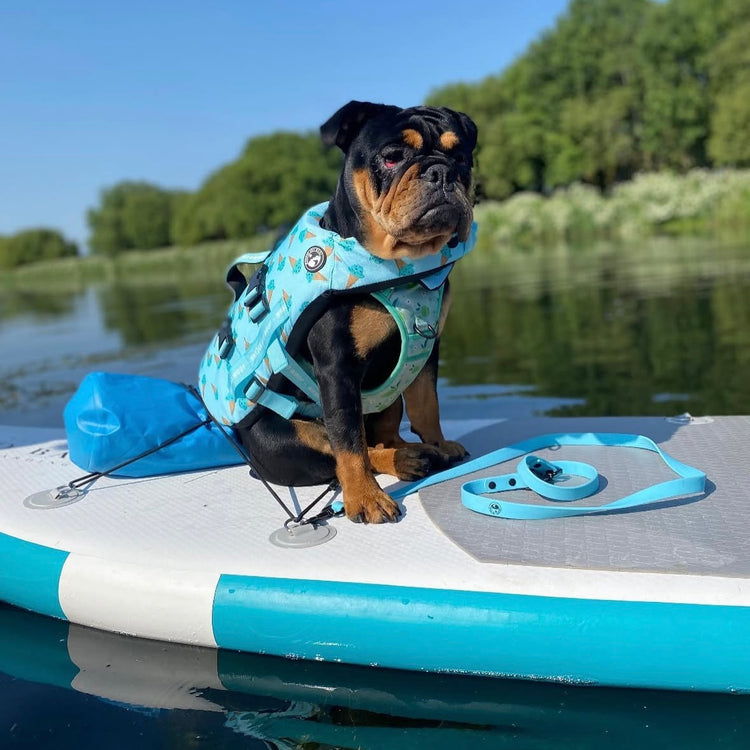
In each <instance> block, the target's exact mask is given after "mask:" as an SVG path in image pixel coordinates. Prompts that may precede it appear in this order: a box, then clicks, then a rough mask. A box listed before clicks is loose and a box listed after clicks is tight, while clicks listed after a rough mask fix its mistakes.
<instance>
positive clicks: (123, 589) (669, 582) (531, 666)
mask: <svg viewBox="0 0 750 750" xmlns="http://www.w3.org/2000/svg"><path fill="white" fill-rule="evenodd" d="M563 431H571V432H583V431H596V432H629V433H641V434H645V435H648V436H649V437H651V438H653V439H654V440H655V441H656V442H657V443H658V444H659V445H660V446H661V447H662V448H663V449H664V450H666V451H667V452H669V453H670V454H672V455H673V456H675V457H676V458H677V459H679V460H681V461H683V462H685V463H687V464H690V465H692V466H696V467H698V468H700V469H703V470H704V471H706V472H707V474H708V477H709V480H710V481H709V491H708V493H707V495H706V496H705V497H701V498H688V499H685V500H682V501H679V500H678V501H670V502H664V503H661V504H660V505H657V506H655V507H649V508H648V509H644V510H637V511H631V512H627V513H619V514H610V515H603V516H584V517H575V518H565V519H554V520H543V521H539V520H536V521H510V520H505V519H497V518H490V517H487V516H483V515H479V514H475V513H472V512H471V511H469V510H467V509H466V508H463V507H462V506H461V504H460V501H459V497H458V492H457V490H455V489H454V488H453V487H452V486H451V485H448V484H445V485H436V486H434V487H431V488H427V489H425V490H422V491H421V492H420V493H419V496H417V495H412V496H410V497H409V498H407V500H406V502H405V504H404V507H405V515H404V517H403V518H402V520H401V521H400V522H399V523H397V524H388V525H383V526H363V525H357V524H352V523H350V522H349V521H347V520H346V519H344V518H336V519H332V520H329V521H328V524H329V525H330V526H331V527H333V528H335V529H336V531H337V532H338V533H337V534H336V535H335V536H331V537H330V538H329V541H327V542H326V543H325V544H319V545H316V546H310V547H305V548H289V547H279V546H276V545H274V544H272V543H271V542H270V541H269V537H270V536H271V535H272V534H273V532H274V531H276V530H277V529H278V528H279V526H280V525H281V521H282V520H283V519H282V517H281V514H280V511H279V509H278V506H277V505H276V503H275V502H274V501H273V500H272V499H271V498H270V497H269V496H268V495H267V494H266V491H265V490H264V489H263V487H262V486H261V485H260V484H259V483H257V482H255V481H254V480H252V479H250V478H248V475H247V471H246V470H245V469H244V468H242V467H235V468H228V469H221V470H215V471H205V472H194V473H190V474H182V475H173V476H169V477H156V478H148V479H140V480H134V479H127V480H123V479H121V480H110V479H101V480H99V481H98V482H96V483H95V484H94V485H93V487H92V488H91V489H90V491H88V492H87V493H85V494H84V495H83V496H81V497H79V498H72V500H73V501H72V502H71V501H70V499H66V500H65V502H57V503H56V502H45V501H44V497H45V492H44V491H45V490H49V489H50V488H54V487H56V486H58V485H61V484H65V483H67V482H68V481H70V480H71V479H73V478H75V477H76V476H78V475H79V474H80V471H79V470H78V469H76V467H75V466H73V465H72V464H71V463H70V462H69V461H68V460H67V458H66V453H65V451H66V445H65V442H64V437H63V436H62V435H61V434H60V433H58V432H54V431H50V430H38V429H30V428H16V427H5V428H0V445H3V444H5V445H10V446H11V447H6V448H5V449H4V450H2V451H0V480H1V481H2V485H1V486H2V494H1V495H0V503H1V505H0V532H2V533H1V534H0V599H3V600H5V601H8V602H11V603H13V604H16V605H18V606H21V607H24V608H27V609H30V610H33V611H37V612H41V613H43V614H47V615H53V616H56V617H59V618H64V619H68V620H71V621H73V622H77V623H81V624H85V625H90V626H93V627H96V628H100V629H103V630H110V631H114V632H123V633H130V634H134V635H138V636H141V637H145V638H151V639H158V640H164V641H174V642H178V643H185V644H197V645H204V646H212V647H216V646H221V647H225V648H229V649H236V650H240V651H249V652H257V653H268V654H277V655H282V656H292V657H298V658H307V659H316V660H324V661H342V662H346V663H352V664H364V665H377V666H387V667H395V668H402V669H408V670H418V671H419V670H424V671H444V672H464V673H471V674H480V675H496V676H517V677H528V678H534V679H544V680H557V681H564V682H576V683H596V684H603V685H623V686H644V687H661V688H677V689H697V690H712V691H729V690H741V691H750V651H749V650H748V649H747V633H748V632H750V582H749V581H748V574H750V546H749V545H748V542H747V540H748V539H749V538H750V533H748V532H750V511H748V510H747V506H746V503H745V500H746V497H747V492H746V489H745V485H744V477H745V474H746V470H747V467H746V465H745V463H746V461H745V456H746V451H745V450H744V448H743V446H746V445H747V444H748V438H749V437H750V418H746V417H725V418H717V419H715V420H707V421H696V422H695V423H693V424H689V425H680V424H676V423H674V422H670V421H668V420H661V419H627V418H617V419H571V420H545V419H537V420H528V421H525V422H514V423H510V422H506V423H494V424H492V423H484V424H483V425H478V424H476V423H475V424H469V423H464V424H462V423H453V424H451V425H450V432H451V435H452V436H454V437H459V436H460V437H461V439H462V440H463V442H464V443H465V444H466V445H467V447H468V448H469V450H470V451H471V452H472V454H473V455H474V456H477V455H479V454H481V453H485V452H488V451H489V450H492V449H495V448H498V447H500V446H502V445H507V444H509V443H512V442H516V441H517V440H519V439H523V438H526V437H529V436H531V435H535V434H542V433H548V432H563ZM549 453H550V454H551V453H552V452H551V451H550V452H549ZM563 454H564V455H563ZM542 455H544V453H542ZM547 457H548V458H549V457H550V456H549V455H548V456H547ZM552 458H553V460H554V458H558V459H565V458H572V459H574V460H579V461H586V462H588V463H590V464H593V465H594V466H596V467H597V469H598V470H599V472H600V474H601V475H602V476H603V478H604V480H605V481H604V482H602V484H603V485H605V487H604V489H603V490H602V491H601V492H600V493H599V495H598V496H596V497H598V498H599V500H598V501H597V502H601V503H604V502H610V501H611V500H613V499H615V498H617V497H620V496H623V495H626V494H628V493H630V492H633V491H634V490H636V489H639V488H642V487H647V486H649V485H651V484H654V483H655V482H659V481H663V480H664V478H665V474H664V472H666V478H670V477H669V470H668V469H666V468H665V467H664V465H663V464H662V463H661V461H660V460H659V459H658V458H657V457H656V456H655V455H654V454H647V453H645V452H642V451H634V450H631V449H612V448H605V447H574V448H567V447H566V448H562V449H560V450H559V451H556V452H555V456H554V457H552ZM652 459H653V460H652ZM508 471H512V467H507V466H499V467H493V469H492V471H491V472H490V473H494V474H503V473H506V472H508ZM485 473H487V472H485ZM386 481H391V480H386ZM285 492H288V495H289V496H290V497H291V499H292V502H293V503H294V502H296V503H298V504H299V505H300V506H302V507H304V505H305V504H306V503H307V502H308V500H309V499H311V498H312V497H314V496H315V494H317V489H316V488H310V489H308V488H305V489H300V490H297V491H294V492H291V491H285ZM507 494H508V495H512V494H522V497H523V498H524V499H526V495H528V494H529V493H521V492H519V493H507ZM49 497H51V498H54V493H53V494H52V495H49ZM596 497H595V498H589V499H588V500H586V501H584V502H585V503H587V504H589V505H590V504H592V502H593V501H594V500H595V499H596ZM28 498H31V499H30V500H29V499H28ZM40 498H41V501H40ZM508 499H510V498H508Z"/></svg>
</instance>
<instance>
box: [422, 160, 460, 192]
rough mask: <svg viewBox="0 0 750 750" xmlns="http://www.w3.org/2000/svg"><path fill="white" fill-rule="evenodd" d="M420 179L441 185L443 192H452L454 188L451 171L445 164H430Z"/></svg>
mask: <svg viewBox="0 0 750 750" xmlns="http://www.w3.org/2000/svg"><path fill="white" fill-rule="evenodd" d="M422 178H423V179H425V180H427V181H428V182H434V183H436V184H438V185H441V186H442V188H443V189H444V190H453V188H454V187H455V186H454V184H453V182H454V179H455V177H454V175H453V170H452V169H451V168H450V167H449V166H448V165H447V164H439V163H438V164H430V166H429V167H427V169H425V171H424V172H423V173H422Z"/></svg>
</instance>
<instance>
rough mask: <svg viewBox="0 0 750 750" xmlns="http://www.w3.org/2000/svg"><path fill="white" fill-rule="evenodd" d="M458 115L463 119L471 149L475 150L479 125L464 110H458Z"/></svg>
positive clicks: (462, 122) (462, 123)
mask: <svg viewBox="0 0 750 750" xmlns="http://www.w3.org/2000/svg"><path fill="white" fill-rule="evenodd" d="M456 114H457V115H458V119H459V120H460V121H461V125H462V126H463V129H464V131H465V132H466V135H467V138H468V143H469V145H470V146H471V150H472V151H473V150H474V147H475V146H476V145H477V126H476V124H475V122H474V120H472V119H471V117H469V115H465V114H464V113H463V112H456Z"/></svg>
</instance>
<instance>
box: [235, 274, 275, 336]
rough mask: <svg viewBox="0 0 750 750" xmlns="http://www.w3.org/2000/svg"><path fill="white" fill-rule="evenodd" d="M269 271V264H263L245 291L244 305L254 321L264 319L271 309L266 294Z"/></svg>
mask: <svg viewBox="0 0 750 750" xmlns="http://www.w3.org/2000/svg"><path fill="white" fill-rule="evenodd" d="M267 271H268V266H261V267H260V268H259V269H258V270H257V271H256V272H255V273H254V274H253V276H252V278H251V279H250V281H249V282H248V285H247V288H246V289H245V292H244V299H243V301H242V305H243V306H244V307H245V308H246V309H247V314H248V315H249V316H250V320H252V321H253V323H257V322H258V321H260V320H262V319H263V318H264V317H265V316H266V315H267V314H268V313H269V312H270V310H271V307H270V305H269V304H268V300H267V299H266V295H265V289H266V283H265V282H266V273H267Z"/></svg>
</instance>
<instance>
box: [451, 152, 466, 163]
mask: <svg viewBox="0 0 750 750" xmlns="http://www.w3.org/2000/svg"><path fill="white" fill-rule="evenodd" d="M453 161H455V162H456V164H466V154H464V153H463V152H461V151H457V152H456V153H455V154H453Z"/></svg>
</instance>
